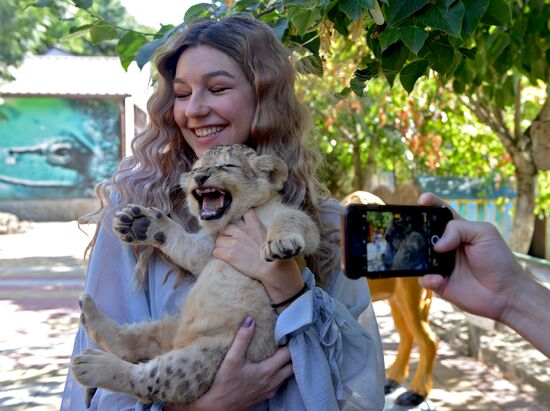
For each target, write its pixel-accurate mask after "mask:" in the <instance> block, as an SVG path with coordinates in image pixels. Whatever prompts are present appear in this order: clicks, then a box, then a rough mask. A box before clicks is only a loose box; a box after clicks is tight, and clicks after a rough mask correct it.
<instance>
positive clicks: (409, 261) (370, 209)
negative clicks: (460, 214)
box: [342, 204, 455, 279]
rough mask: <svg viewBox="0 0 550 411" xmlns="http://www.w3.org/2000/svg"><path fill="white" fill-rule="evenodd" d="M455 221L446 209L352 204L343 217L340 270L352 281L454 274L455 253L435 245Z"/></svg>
mask: <svg viewBox="0 0 550 411" xmlns="http://www.w3.org/2000/svg"><path fill="white" fill-rule="evenodd" d="M452 219H453V215H452V213H451V211H450V210H449V209H448V208H446V207H424V206H404V205H374V204H372V205H371V204H351V205H349V206H347V207H346V208H345V209H344V213H343V215H342V240H343V241H342V246H343V250H342V251H343V252H342V256H343V260H342V266H343V267H342V268H343V271H344V273H345V274H346V275H347V276H348V277H350V278H359V277H367V278H373V279H375V278H391V277H415V276H421V275H424V274H430V273H438V274H442V275H450V274H451V273H452V271H453V268H454V260H455V253H454V251H453V252H449V253H436V252H435V251H434V249H433V247H434V245H435V243H436V242H437V241H438V240H439V238H440V237H441V236H442V235H443V232H444V231H445V227H446V225H447V223H448V222H449V221H450V220H452Z"/></svg>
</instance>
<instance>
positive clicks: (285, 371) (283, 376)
mask: <svg viewBox="0 0 550 411" xmlns="http://www.w3.org/2000/svg"><path fill="white" fill-rule="evenodd" d="M293 375H294V369H293V368H292V363H288V364H286V365H284V366H283V368H281V369H280V370H279V371H277V374H275V376H274V377H273V380H274V381H275V382H276V384H277V388H278V387H279V386H280V385H281V384H282V383H283V382H285V381H286V380H287V379H288V378H290V377H292V376H293Z"/></svg>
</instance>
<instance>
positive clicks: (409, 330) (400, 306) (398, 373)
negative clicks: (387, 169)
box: [341, 185, 438, 396]
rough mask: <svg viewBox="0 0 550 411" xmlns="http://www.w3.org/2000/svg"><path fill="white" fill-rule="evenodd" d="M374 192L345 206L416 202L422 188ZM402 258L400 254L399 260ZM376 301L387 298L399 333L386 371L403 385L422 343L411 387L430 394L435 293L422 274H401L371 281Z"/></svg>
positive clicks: (350, 198) (351, 199)
mask: <svg viewBox="0 0 550 411" xmlns="http://www.w3.org/2000/svg"><path fill="white" fill-rule="evenodd" d="M373 193H374V194H371V193H368V192H365V191H355V192H353V193H351V194H349V195H347V196H346V197H345V198H344V199H343V200H342V202H341V203H342V204H343V205H348V204H352V203H362V204H368V203H375V204H384V202H386V203H388V204H416V199H417V198H418V196H419V193H418V191H417V190H416V189H415V188H414V186H412V185H406V186H403V188H401V189H399V190H398V191H397V192H395V193H393V192H392V191H391V190H390V189H389V188H388V187H386V186H380V187H378V188H377V189H375V190H373ZM398 258H401V257H400V256H396V259H398ZM367 281H368V283H369V288H370V292H371V298H372V300H373V301H379V300H383V299H387V300H388V301H389V303H390V307H391V312H392V316H393V320H394V324H395V328H396V330H397V332H398V333H399V348H398V351H397V357H396V359H395V361H394V362H393V364H392V365H391V366H390V367H389V369H388V370H387V372H386V377H387V378H388V379H390V380H393V381H395V382H397V383H399V384H401V383H403V382H404V381H405V380H406V379H407V377H408V375H409V358H410V353H411V350H412V347H413V344H414V342H415V341H416V343H417V344H418V350H419V353H420V360H419V364H418V367H417V369H416V373H415V375H414V378H413V380H412V382H411V386H410V390H412V391H414V392H416V393H418V394H420V395H423V396H427V395H428V394H429V392H430V391H431V389H432V372H433V366H434V361H435V356H436V353H437V343H438V339H437V336H436V334H435V333H434V332H433V331H432V329H431V327H430V324H429V321H428V314H429V310H430V305H431V301H432V292H431V291H428V290H425V289H423V288H422V287H420V285H419V284H418V277H400V278H387V279H376V280H370V279H369V280H367Z"/></svg>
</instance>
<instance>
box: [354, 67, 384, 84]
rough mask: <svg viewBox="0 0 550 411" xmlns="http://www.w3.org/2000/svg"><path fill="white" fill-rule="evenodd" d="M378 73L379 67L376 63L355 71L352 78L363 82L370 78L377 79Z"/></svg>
mask: <svg viewBox="0 0 550 411" xmlns="http://www.w3.org/2000/svg"><path fill="white" fill-rule="evenodd" d="M378 71H379V67H378V64H377V63H376V62H373V63H368V64H367V65H366V66H365V68H362V69H357V70H355V72H354V73H353V77H355V78H357V79H359V80H361V81H363V82H364V81H368V80H370V79H372V78H375V77H378Z"/></svg>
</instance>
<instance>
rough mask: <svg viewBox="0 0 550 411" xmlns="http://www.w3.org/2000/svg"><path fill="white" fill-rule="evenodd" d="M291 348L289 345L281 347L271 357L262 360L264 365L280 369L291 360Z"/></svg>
mask: <svg viewBox="0 0 550 411" xmlns="http://www.w3.org/2000/svg"><path fill="white" fill-rule="evenodd" d="M290 360H291V358H290V350H289V349H288V347H282V348H279V349H278V350H277V351H275V354H273V355H272V356H271V357H269V358H266V359H265V360H263V361H261V364H262V366H264V367H265V368H269V369H279V368H281V367H283V366H285V365H286V364H288V363H289V362H290Z"/></svg>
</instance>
